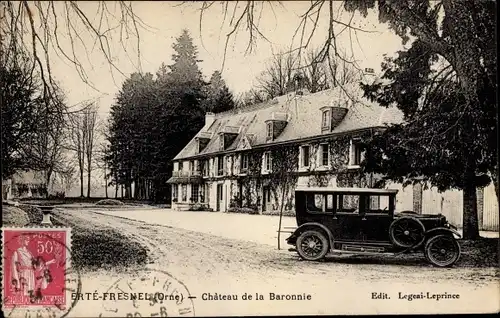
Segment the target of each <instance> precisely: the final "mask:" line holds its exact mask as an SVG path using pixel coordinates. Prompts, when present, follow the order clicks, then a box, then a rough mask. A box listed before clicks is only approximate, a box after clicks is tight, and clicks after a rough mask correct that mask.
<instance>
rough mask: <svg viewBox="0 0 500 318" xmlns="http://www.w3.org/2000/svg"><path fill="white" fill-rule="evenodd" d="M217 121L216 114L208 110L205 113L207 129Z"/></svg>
mask: <svg viewBox="0 0 500 318" xmlns="http://www.w3.org/2000/svg"><path fill="white" fill-rule="evenodd" d="M214 121H215V114H214V113H212V112H208V113H206V114H205V127H204V128H205V129H208V128H209V127H210V126H211V125H212V124H213V123H214Z"/></svg>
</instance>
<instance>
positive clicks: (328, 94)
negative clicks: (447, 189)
mask: <svg viewBox="0 0 500 318" xmlns="http://www.w3.org/2000/svg"><path fill="white" fill-rule="evenodd" d="M324 106H339V107H347V108H348V111H347V114H346V116H345V117H344V119H343V120H342V121H341V122H340V123H339V124H338V125H337V126H336V127H335V128H334V129H333V131H332V133H345V132H348V131H355V130H360V129H364V128H370V127H383V126H385V125H386V124H391V123H399V122H402V120H403V114H402V112H401V111H400V110H398V109H397V108H395V107H390V108H386V107H383V106H380V105H378V104H376V103H373V102H370V101H369V100H367V99H365V98H363V97H362V91H361V88H360V87H359V84H357V83H356V84H352V85H350V86H343V87H336V88H333V89H329V90H325V91H321V92H318V93H315V94H305V95H296V94H295V93H290V94H288V95H285V96H280V97H278V98H276V99H274V100H271V101H268V102H265V103H261V104H257V105H253V106H250V107H248V108H244V109H235V110H231V111H228V112H223V113H218V114H216V115H215V120H214V122H213V124H212V125H210V126H209V127H204V128H203V129H202V131H203V130H204V131H207V132H210V133H212V138H211V140H210V142H209V143H208V145H207V146H206V147H205V149H204V150H203V151H202V152H200V153H197V152H196V149H197V146H196V145H197V142H196V140H195V138H193V139H192V140H191V141H190V142H189V143H188V144H187V145H186V146H185V147H184V149H182V151H181V152H180V153H179V154H178V155H177V156H176V157H175V158H174V160H178V159H182V158H188V157H192V156H195V155H203V154H211V153H217V152H220V149H219V136H218V133H219V132H221V131H222V130H223V129H224V127H225V126H233V127H239V134H238V136H237V137H236V139H235V140H234V142H233V143H232V144H231V145H230V146H229V147H227V148H226V150H234V149H237V147H238V145H239V143H240V142H241V141H242V139H243V138H244V137H245V136H246V139H247V141H249V142H250V145H251V146H252V147H254V146H258V145H264V144H272V143H280V142H283V141H288V140H297V139H303V138H310V137H314V136H321V135H322V133H321V119H322V116H321V110H320V108H322V107H324ZM275 112H276V113H277V112H279V113H286V114H288V123H287V125H286V126H285V128H284V130H283V131H282V132H281V134H280V135H279V136H277V137H276V138H275V139H274V140H273V141H272V142H266V124H265V121H266V120H268V119H271V118H272V114H273V113H275Z"/></svg>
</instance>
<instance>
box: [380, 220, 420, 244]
mask: <svg viewBox="0 0 500 318" xmlns="http://www.w3.org/2000/svg"><path fill="white" fill-rule="evenodd" d="M389 238H390V240H391V242H392V243H393V244H394V245H396V246H398V247H403V248H410V247H413V248H417V247H419V246H420V245H422V243H423V242H424V240H425V227H424V225H423V224H422V222H420V220H418V219H416V218H414V217H411V216H403V217H400V218H397V219H396V220H394V221H393V222H392V223H391V226H390V227H389Z"/></svg>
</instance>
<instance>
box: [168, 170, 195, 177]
mask: <svg viewBox="0 0 500 318" xmlns="http://www.w3.org/2000/svg"><path fill="white" fill-rule="evenodd" d="M172 176H174V177H201V171H200V170H192V171H182V170H180V171H179V170H178V171H173V172H172Z"/></svg>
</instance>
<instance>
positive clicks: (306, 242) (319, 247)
mask: <svg viewBox="0 0 500 318" xmlns="http://www.w3.org/2000/svg"><path fill="white" fill-rule="evenodd" d="M296 246H297V252H298V253H299V255H300V257H302V258H303V259H305V260H308V261H317V260H320V259H322V258H323V257H325V255H326V254H327V253H328V248H329V244H328V238H327V237H326V235H325V234H323V232H321V231H318V230H309V231H305V232H303V233H302V234H300V236H299V237H298V238H297V242H296Z"/></svg>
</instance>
